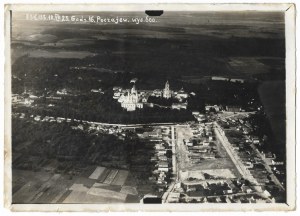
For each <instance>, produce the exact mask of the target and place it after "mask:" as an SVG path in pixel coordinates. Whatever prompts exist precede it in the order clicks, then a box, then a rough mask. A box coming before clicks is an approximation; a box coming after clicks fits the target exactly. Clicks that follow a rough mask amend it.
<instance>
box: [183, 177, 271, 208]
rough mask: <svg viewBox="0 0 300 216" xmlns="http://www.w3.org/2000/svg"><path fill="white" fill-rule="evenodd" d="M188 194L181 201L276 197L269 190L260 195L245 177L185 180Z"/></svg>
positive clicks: (250, 200)
mask: <svg viewBox="0 0 300 216" xmlns="http://www.w3.org/2000/svg"><path fill="white" fill-rule="evenodd" d="M181 187H182V188H183V189H184V193H185V194H186V196H183V197H182V198H181V200H180V201H181V202H199V203H267V202H269V203H271V202H275V199H274V198H273V197H271V196H270V194H269V193H268V192H267V191H263V196H260V195H258V194H257V193H256V192H255V189H253V187H252V186H250V185H249V184H247V182H246V181H245V180H244V179H239V178H237V179H216V180H211V179H206V180H202V181H194V180H189V179H187V180H185V181H183V182H182V183H181Z"/></svg>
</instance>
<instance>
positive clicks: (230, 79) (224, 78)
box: [211, 76, 245, 83]
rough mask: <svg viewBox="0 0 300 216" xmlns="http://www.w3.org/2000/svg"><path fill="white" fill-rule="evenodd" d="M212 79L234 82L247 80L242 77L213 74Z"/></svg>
mask: <svg viewBox="0 0 300 216" xmlns="http://www.w3.org/2000/svg"><path fill="white" fill-rule="evenodd" d="M211 80H213V81H226V82H234V83H244V82H245V80H244V79H241V78H228V77H222V76H212V77H211Z"/></svg>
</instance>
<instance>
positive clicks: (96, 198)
mask: <svg viewBox="0 0 300 216" xmlns="http://www.w3.org/2000/svg"><path fill="white" fill-rule="evenodd" d="M105 172H106V175H104V177H103V179H104V181H103V182H105V183H98V181H99V177H101V175H103V174H104V173H105ZM129 174H130V172H129V171H127V170H116V169H113V170H110V169H107V168H105V167H96V168H94V171H93V172H92V173H91V174H90V175H88V176H73V177H70V176H69V175H62V174H51V173H50V172H33V171H23V170H14V171H13V175H14V176H15V177H14V178H13V179H14V181H13V203H124V202H139V199H138V194H139V193H138V191H137V187H136V185H135V184H136V183H135V182H134V181H133V180H130V179H128V180H127V177H128V176H129ZM89 177H90V178H89ZM91 177H92V178H91ZM125 184H131V185H132V186H127V185H126V186H125ZM123 185H124V186H123ZM128 194H129V195H130V197H128V199H127V195H128Z"/></svg>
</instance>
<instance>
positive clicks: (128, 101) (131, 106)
mask: <svg viewBox="0 0 300 216" xmlns="http://www.w3.org/2000/svg"><path fill="white" fill-rule="evenodd" d="M119 101H120V102H121V106H122V107H123V108H124V109H126V110H127V111H135V110H136V109H137V108H139V109H142V108H143V102H142V99H141V98H140V97H139V94H138V92H137V90H136V88H135V85H133V87H132V89H131V90H130V91H127V93H125V94H124V95H123V97H122V99H121V100H119Z"/></svg>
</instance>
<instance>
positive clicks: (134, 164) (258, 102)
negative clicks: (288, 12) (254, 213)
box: [10, 10, 287, 205]
mask: <svg viewBox="0 0 300 216" xmlns="http://www.w3.org/2000/svg"><path fill="white" fill-rule="evenodd" d="M10 40H11V44H10V49H11V149H12V164H11V167H12V179H11V181H12V191H11V197H12V203H13V204H78V203H80V204H120V203H123V204H129V203H131V204H134V203H135V204H139V205H144V204H149V203H150V204H168V203H195V204H198V205H201V204H204V203H225V204H241V203H248V204H256V203H265V204H268V203H286V200H287V194H286V191H287V187H286V182H287V181H286V144H287V143H286V69H285V66H286V52H285V50H286V45H285V43H286V41H285V17H284V13H283V12H261V11H247V12H245V11H244V12H237V11H236V12H222V11H217V12H216V11H215V12H213V11H212V12H209V11H202V12H201V11H199V12H196V11H159V12H157V11H156V12H155V13H152V12H151V11H136V12H135V11H131V12H123V11H111V12H101V11H95V12H86V11H82V12H80V11H74V12H72V11H68V12H52V11H50V12H49V11H46V10H45V12H43V11H41V12H36V11H34V12H30V11H29V12H14V11H13V12H12V14H11V39H10Z"/></svg>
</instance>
